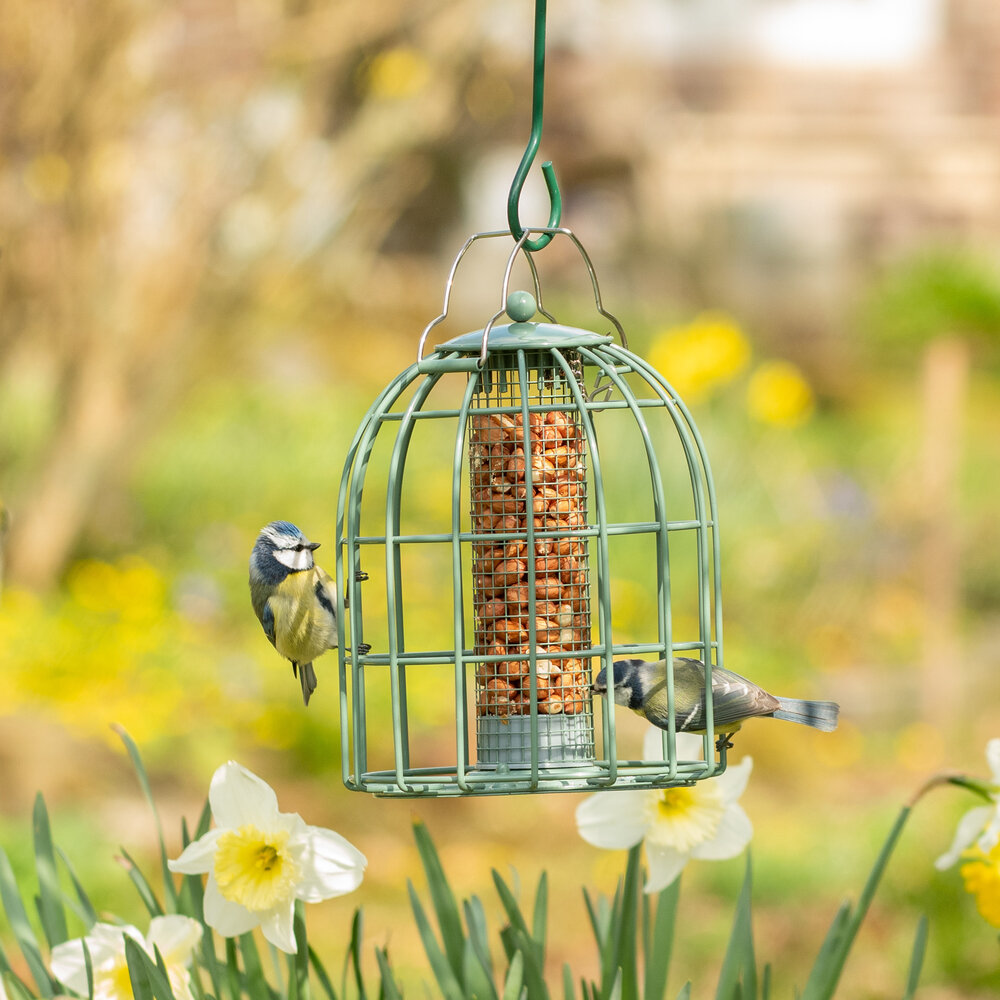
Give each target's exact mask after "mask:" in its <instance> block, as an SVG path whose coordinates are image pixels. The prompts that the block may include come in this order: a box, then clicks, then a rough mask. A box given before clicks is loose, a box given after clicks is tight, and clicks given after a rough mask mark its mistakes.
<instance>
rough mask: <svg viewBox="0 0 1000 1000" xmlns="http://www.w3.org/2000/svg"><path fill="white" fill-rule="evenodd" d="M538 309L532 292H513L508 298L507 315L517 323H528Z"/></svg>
mask: <svg viewBox="0 0 1000 1000" xmlns="http://www.w3.org/2000/svg"><path fill="white" fill-rule="evenodd" d="M537 308H538V306H537V305H535V297H534V296H533V295H532V294H531V292H511V293H510V295H508V296H507V315H508V316H509V317H510V318H511V319H512V320H513V321H514V322H515V323H527V322H528V320H530V319H531V317H532V316H534V315H535V310H536V309H537Z"/></svg>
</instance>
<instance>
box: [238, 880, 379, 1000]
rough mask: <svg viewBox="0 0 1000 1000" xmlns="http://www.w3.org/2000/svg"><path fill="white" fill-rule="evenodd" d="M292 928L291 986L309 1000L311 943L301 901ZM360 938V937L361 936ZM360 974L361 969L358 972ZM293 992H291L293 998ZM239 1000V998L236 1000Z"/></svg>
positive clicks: (304, 998)
mask: <svg viewBox="0 0 1000 1000" xmlns="http://www.w3.org/2000/svg"><path fill="white" fill-rule="evenodd" d="M292 926H293V928H294V931H295V946H296V951H295V954H294V955H292V956H290V958H289V960H288V961H289V984H291V981H292V980H294V982H295V995H296V996H297V997H299V1000H308V998H309V995H310V989H309V942H308V941H307V940H306V909H305V903H303V902H302V900H301V899H297V900H296V901H295V916H294V918H293V923H292ZM359 937H360V935H359ZM358 971H359V974H360V969H359V970H358ZM291 994H292V991H291V990H289V995H290V996H291ZM234 1000H239V998H238V997H237V998H234Z"/></svg>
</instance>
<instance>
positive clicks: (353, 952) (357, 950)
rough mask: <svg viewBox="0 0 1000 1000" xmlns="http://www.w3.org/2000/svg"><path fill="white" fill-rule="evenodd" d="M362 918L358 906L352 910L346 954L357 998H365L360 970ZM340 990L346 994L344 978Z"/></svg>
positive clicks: (345, 966)
mask: <svg viewBox="0 0 1000 1000" xmlns="http://www.w3.org/2000/svg"><path fill="white" fill-rule="evenodd" d="M363 928H364V918H363V917H362V915H361V909H360V907H359V908H358V909H357V910H355V911H354V919H353V920H352V921H351V942H350V946H349V948H348V955H349V957H350V961H351V962H352V964H353V965H354V984H355V985H356V986H357V988H358V1000H366V998H367V994H366V993H365V980H364V976H363V974H362V972H361V939H362V937H363V934H364V930H363ZM344 973H345V976H346V973H347V962H346V960H345V963H344ZM342 992H343V993H344V994H345V995H346V993H347V986H346V980H345V983H344V986H343V989H342Z"/></svg>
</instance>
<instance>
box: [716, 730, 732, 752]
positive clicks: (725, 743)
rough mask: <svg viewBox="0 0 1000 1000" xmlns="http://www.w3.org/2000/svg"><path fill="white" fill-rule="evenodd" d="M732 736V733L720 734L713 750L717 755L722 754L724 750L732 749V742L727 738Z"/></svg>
mask: <svg viewBox="0 0 1000 1000" xmlns="http://www.w3.org/2000/svg"><path fill="white" fill-rule="evenodd" d="M732 735H733V734H732V733H722V734H721V735H720V736H719V738H718V739H717V740H716V741H715V749H716V751H717V752H718V753H722V752H723V751H724V750H732V749H733V742H732V740H730V738H729V737H730V736H732Z"/></svg>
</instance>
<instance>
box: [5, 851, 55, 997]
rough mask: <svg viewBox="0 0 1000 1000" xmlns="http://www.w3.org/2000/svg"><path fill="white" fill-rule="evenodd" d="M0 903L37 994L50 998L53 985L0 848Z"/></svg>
mask: <svg viewBox="0 0 1000 1000" xmlns="http://www.w3.org/2000/svg"><path fill="white" fill-rule="evenodd" d="M0 902H2V903H3V907H4V911H5V913H6V914H7V923H9V924H10V929H11V931H13V933H14V937H15V939H16V940H17V944H18V947H19V948H20V949H21V954H22V955H23V956H24V960H25V962H26V963H27V965H28V969H29V970H30V972H31V976H32V978H33V979H34V980H35V985H36V986H37V987H38V991H39V992H40V993H41V994H42V996H43V997H51V996H52V994H53V992H54V989H55V986H56V983H55V980H54V979H52V977H51V976H50V975H49V974H48V972H47V971H46V969H45V963H44V962H43V961H42V954H41V950H40V949H39V947H38V940H37V938H36V937H35V932H34V931H33V930H32V929H31V924H30V923H29V922H28V914H27V912H26V911H25V909H24V904H23V903H22V902H21V894H20V891H19V890H18V887H17V880H16V879H15V878H14V870H13V868H11V865H10V860H9V859H8V857H7V853H6V852H5V851H4V849H3V848H2V847H0Z"/></svg>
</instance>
